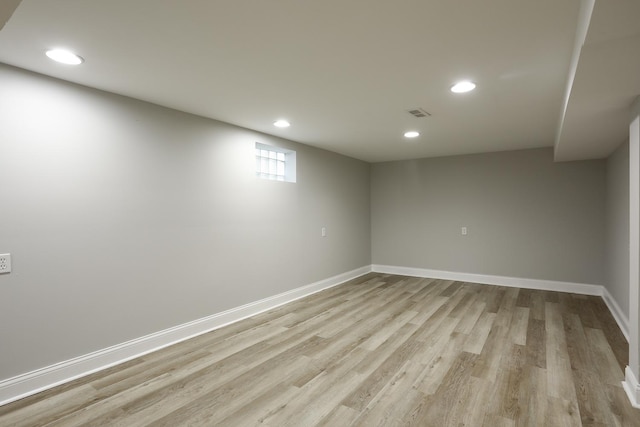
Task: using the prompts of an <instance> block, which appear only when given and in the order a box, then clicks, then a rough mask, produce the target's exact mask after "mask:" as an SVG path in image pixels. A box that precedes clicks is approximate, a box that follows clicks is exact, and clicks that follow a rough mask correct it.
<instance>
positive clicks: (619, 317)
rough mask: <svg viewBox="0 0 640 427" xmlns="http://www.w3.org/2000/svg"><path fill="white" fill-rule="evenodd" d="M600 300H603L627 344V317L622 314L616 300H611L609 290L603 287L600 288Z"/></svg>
mask: <svg viewBox="0 0 640 427" xmlns="http://www.w3.org/2000/svg"><path fill="white" fill-rule="evenodd" d="M602 299H603V300H604V302H605V304H607V308H609V311H610V312H611V314H612V315H613V318H614V319H616V322H617V323H618V327H619V328H620V330H621V331H622V333H623V334H624V337H625V338H626V339H627V342H629V319H628V318H627V316H625V314H624V312H623V311H622V309H621V308H620V306H619V305H618V303H617V302H616V300H615V299H614V298H613V296H611V294H610V293H609V290H608V289H607V288H605V287H604V286H603V287H602Z"/></svg>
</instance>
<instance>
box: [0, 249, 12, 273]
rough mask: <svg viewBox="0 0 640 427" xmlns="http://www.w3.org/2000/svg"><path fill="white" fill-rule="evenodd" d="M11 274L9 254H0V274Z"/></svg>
mask: <svg viewBox="0 0 640 427" xmlns="http://www.w3.org/2000/svg"><path fill="white" fill-rule="evenodd" d="M4 273H11V254H0V274H4Z"/></svg>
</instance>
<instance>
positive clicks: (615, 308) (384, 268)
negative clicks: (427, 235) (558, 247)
mask: <svg viewBox="0 0 640 427" xmlns="http://www.w3.org/2000/svg"><path fill="white" fill-rule="evenodd" d="M371 270H372V271H375V272H376V273H386V274H400V275H403V276H416V277H426V278H431V279H443V280H455V281H461V282H472V283H482V284H486V285H498V286H509V287H516V288H525V289H536V290H543V291H558V292H569V293H573V294H582V295H593V296H599V297H602V299H603V300H604V302H605V304H606V305H607V308H609V311H610V312H611V314H612V315H613V318H614V319H615V321H616V323H617V324H618V327H619V328H620V330H621V331H622V333H623V334H624V336H625V338H626V339H627V341H629V319H627V317H626V316H625V315H624V312H623V311H622V310H621V309H620V306H619V305H618V303H617V302H616V300H615V299H613V297H612V296H611V294H610V293H609V291H608V290H607V288H605V287H604V286H602V285H590V284H585V283H573V282H558V281H555V280H540V279H526V278H522V277H507V276H490V275H485V274H473V273H457V272H453V271H444V270H430V269H426V268H413V267H397V266H391V265H378V264H373V265H372V266H371Z"/></svg>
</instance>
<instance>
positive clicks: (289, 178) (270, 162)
mask: <svg viewBox="0 0 640 427" xmlns="http://www.w3.org/2000/svg"><path fill="white" fill-rule="evenodd" d="M256 175H257V176H258V177H260V178H262V179H270V180H273V181H285V182H296V152H295V151H292V150H286V149H284V148H280V147H273V146H271V145H265V144H260V143H259V142H256Z"/></svg>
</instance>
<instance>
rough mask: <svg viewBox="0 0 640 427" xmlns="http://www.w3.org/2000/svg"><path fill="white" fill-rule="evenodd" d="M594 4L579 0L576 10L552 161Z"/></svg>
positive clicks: (556, 149)
mask: <svg viewBox="0 0 640 427" xmlns="http://www.w3.org/2000/svg"><path fill="white" fill-rule="evenodd" d="M595 4H596V0H580V10H579V12H578V25H577V27H576V38H575V40H574V42H573V54H572V55H571V64H570V65H569V75H568V76H567V85H566V86H565V90H564V98H563V99H562V107H561V109H560V120H558V130H557V132H556V140H555V143H554V145H553V157H554V161H556V162H557V161H559V160H558V155H557V154H558V146H559V145H560V139H561V137H562V130H563V128H564V118H565V116H566V114H567V108H568V106H569V98H570V97H571V89H572V88H573V81H574V79H575V77H576V72H577V70H578V63H579V62H580V54H581V53H582V46H584V42H585V40H586V39H587V32H588V31H589V24H590V23H591V16H592V15H593V8H594V6H595Z"/></svg>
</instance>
